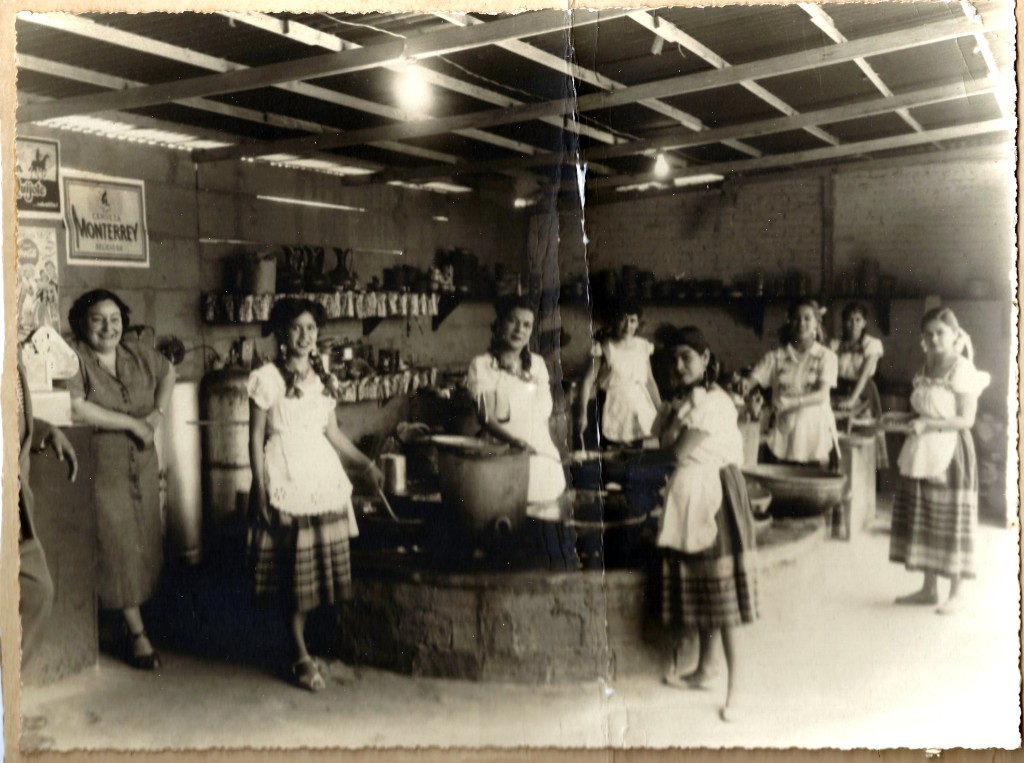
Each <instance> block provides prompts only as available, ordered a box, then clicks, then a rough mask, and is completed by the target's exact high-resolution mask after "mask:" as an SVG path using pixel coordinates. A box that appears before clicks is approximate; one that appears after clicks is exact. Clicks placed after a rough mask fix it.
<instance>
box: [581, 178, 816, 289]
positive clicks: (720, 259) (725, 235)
mask: <svg viewBox="0 0 1024 763" xmlns="http://www.w3.org/2000/svg"><path fill="white" fill-rule="evenodd" d="M824 182H825V177H824V176H823V175H821V174H801V175H797V176H793V177H787V178H783V179H773V180H764V179H762V180H753V181H746V182H737V183H726V184H724V185H723V186H722V187H721V188H719V189H715V190H709V191H680V192H678V193H675V194H670V195H663V196H655V197H652V198H649V199H642V198H641V199H636V200H630V201H623V202H609V203H601V204H597V205H593V206H588V207H587V209H586V220H587V236H588V238H589V246H588V257H589V260H590V265H591V268H592V269H593V270H594V271H597V270H603V269H605V268H612V269H616V270H617V269H618V268H620V267H621V266H622V265H624V264H635V265H638V266H639V267H641V268H642V269H646V270H652V271H654V274H655V275H656V276H657V277H658V278H671V277H674V276H681V277H685V278H718V279H721V280H724V281H727V282H728V281H732V280H734V279H738V278H742V277H743V276H745V275H748V274H749V273H751V272H752V271H755V270H761V271H763V272H764V273H765V274H766V275H767V276H769V277H771V276H776V277H782V276H783V275H784V274H785V273H786V272H787V271H790V270H799V271H801V272H803V273H805V274H807V275H808V276H810V277H811V284H812V288H814V289H817V288H818V287H819V285H820V274H821V256H822V255H821V252H822V214H821V205H822V188H823V183H824ZM565 235H569V234H568V233H566V234H565ZM570 251H571V249H567V253H568V252H570ZM571 261H572V263H573V267H572V269H571V270H569V271H568V273H569V274H574V273H578V272H581V271H580V270H578V269H577V265H576V263H578V262H579V258H578V256H577V257H571Z"/></svg>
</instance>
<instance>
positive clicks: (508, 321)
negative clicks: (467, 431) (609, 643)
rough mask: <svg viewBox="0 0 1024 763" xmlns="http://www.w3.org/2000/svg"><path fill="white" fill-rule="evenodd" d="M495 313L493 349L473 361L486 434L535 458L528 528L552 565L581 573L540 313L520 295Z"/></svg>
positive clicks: (471, 376)
mask: <svg viewBox="0 0 1024 763" xmlns="http://www.w3.org/2000/svg"><path fill="white" fill-rule="evenodd" d="M495 312H496V313H497V317H496V318H495V321H494V323H492V324H491V346H490V348H489V349H488V351H487V352H486V353H485V354H483V355H478V356H477V357H475V358H473V360H472V361H471V362H470V364H469V373H468V376H467V378H466V387H467V388H468V390H469V393H470V395H472V397H473V398H474V399H475V401H476V406H477V416H478V418H479V420H480V424H481V426H482V428H483V430H484V431H485V432H486V433H487V434H489V435H491V436H492V437H495V438H496V439H498V440H500V441H502V442H506V443H508V444H509V445H512V446H513V447H516V448H521V449H524V450H526V451H528V452H529V453H530V481H529V486H528V488H527V501H528V505H527V510H526V513H527V517H528V518H529V519H530V520H532V521H531V522H530V523H529V524H528V527H530V528H531V529H532V532H533V534H534V535H535V540H536V542H537V545H538V547H539V549H540V551H541V553H542V554H543V556H545V557H546V560H547V564H548V566H549V567H550V568H553V569H563V568H575V565H576V564H577V562H576V558H575V549H574V543H573V542H572V540H571V539H570V538H568V537H567V534H566V532H565V529H564V526H563V523H562V519H563V507H562V503H563V502H562V497H563V494H564V493H565V486H566V481H565V470H564V468H563V467H562V457H561V454H560V453H559V451H558V448H557V447H556V446H555V442H554V440H553V439H552V437H551V429H550V426H549V422H550V419H551V412H552V409H553V407H554V403H553V401H552V398H551V381H550V378H549V376H548V369H547V366H546V365H545V363H544V358H542V357H541V356H540V355H536V354H534V353H532V352H530V347H529V345H530V338H531V336H532V335H533V328H534V320H535V315H536V313H535V312H534V308H533V304H532V303H531V302H530V301H529V300H528V299H526V298H525V297H518V296H510V297H504V298H502V299H499V300H498V302H497V304H496V305H495Z"/></svg>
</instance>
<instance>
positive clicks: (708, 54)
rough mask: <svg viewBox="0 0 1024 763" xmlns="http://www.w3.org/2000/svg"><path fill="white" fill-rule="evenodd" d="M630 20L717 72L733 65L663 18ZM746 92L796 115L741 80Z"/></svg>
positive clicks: (822, 136)
mask: <svg viewBox="0 0 1024 763" xmlns="http://www.w3.org/2000/svg"><path fill="white" fill-rule="evenodd" d="M629 18H630V19H631V20H633V21H635V22H636V23H638V24H639V25H640V26H642V27H644V28H645V29H647V30H649V31H651V32H653V33H654V34H656V35H658V36H659V37H661V38H662V39H664V40H668V41H669V42H673V43H676V44H677V45H680V46H682V47H683V48H685V49H686V50H688V51H690V52H691V53H693V54H695V55H697V56H699V57H700V58H702V59H703V60H704V61H706V62H707V63H709V64H711V65H712V66H713V67H715V68H716V69H727V68H729V67H730V66H732V64H730V63H729V62H728V61H726V60H725V59H724V58H722V57H721V56H720V55H718V54H717V53H715V52H714V51H713V50H711V48H709V47H707V46H706V45H703V44H702V43H700V42H698V41H697V40H696V39H694V38H693V37H691V36H690V35H688V34H686V32H684V31H683V30H682V29H680V28H679V27H677V26H676V25H675V24H673V23H671V22H669V21H666V20H665V19H663V18H660V17H656V16H653V15H651V14H649V13H647V12H646V11H634V12H633V13H630V14H629ZM739 85H740V86H741V87H743V88H744V89H745V90H746V91H747V92H749V93H752V94H753V95H756V96H757V97H758V98H760V99H761V100H762V101H764V102H765V103H767V104H768V105H769V106H771V107H772V108H774V109H778V110H779V111H781V112H782V113H783V114H785V115H786V116H789V117H793V116H796V115H797V114H798V113H799V112H798V111H797V110H796V109H794V108H793V107H792V106H790V105H789V104H788V103H786V102H785V101H783V100H782V99H781V98H778V97H777V96H775V94H774V93H772V92H770V91H769V90H767V89H766V88H764V87H762V86H761V85H759V84H757V83H756V82H754V81H753V80H752V79H751V80H743V81H741V82H740V83H739ZM804 130H805V131H806V132H808V133H810V134H811V135H813V136H814V137H815V138H817V139H818V140H822V141H824V142H825V143H829V144H831V145H833V146H835V145H838V144H839V139H838V138H837V137H835V136H834V135H832V134H830V133H828V132H825V131H824V130H822V129H821V128H819V127H806V128H804Z"/></svg>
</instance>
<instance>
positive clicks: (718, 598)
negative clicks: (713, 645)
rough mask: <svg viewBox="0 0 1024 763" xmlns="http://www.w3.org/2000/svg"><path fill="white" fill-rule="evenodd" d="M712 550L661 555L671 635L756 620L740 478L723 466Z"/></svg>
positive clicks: (750, 540)
mask: <svg viewBox="0 0 1024 763" xmlns="http://www.w3.org/2000/svg"><path fill="white" fill-rule="evenodd" d="M721 476H722V494H723V500H722V508H721V509H720V510H719V512H718V514H717V515H716V516H715V521H716V523H717V525H718V537H717V538H716V540H715V544H714V545H713V546H712V547H711V548H709V549H707V550H705V551H701V552H700V553H698V554H686V553H682V552H679V551H675V550H673V549H665V550H664V555H663V557H662V562H661V579H660V587H661V591H660V600H661V620H662V623H663V624H664V625H666V626H668V627H670V628H672V629H690V628H705V629H707V628H722V627H730V626H734V625H740V624H741V623H751V622H754V620H756V619H757V548H756V539H755V534H754V520H753V514H752V513H751V509H750V498H749V497H748V496H747V485H746V482H745V481H744V479H743V474H742V473H741V472H740V470H739V469H738V468H737V467H735V466H726V467H725V468H723V469H722V471H721Z"/></svg>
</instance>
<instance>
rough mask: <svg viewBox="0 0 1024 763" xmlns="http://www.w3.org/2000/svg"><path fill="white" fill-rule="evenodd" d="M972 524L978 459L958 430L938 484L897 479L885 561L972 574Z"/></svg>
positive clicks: (957, 575)
mask: <svg viewBox="0 0 1024 763" xmlns="http://www.w3.org/2000/svg"><path fill="white" fill-rule="evenodd" d="M977 528H978V460H977V457H976V456H975V455H974V440H973V439H972V437H971V433H970V432H968V431H963V430H961V432H960V433H959V436H958V437H957V444H956V450H955V451H954V453H953V460H952V461H951V462H950V464H949V468H948V469H947V470H946V478H945V481H944V483H939V482H934V481H931V480H915V479H909V478H907V477H901V478H900V484H899V488H898V489H897V492H896V501H895V503H894V504H893V509H892V534H891V537H890V540H889V561H892V562H897V563H902V564H904V565H906V567H907V569H908V570H917V571H922V572H933V573H935V574H938V575H942V576H944V577H948V578H973V577H974V536H975V533H976V532H977Z"/></svg>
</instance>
